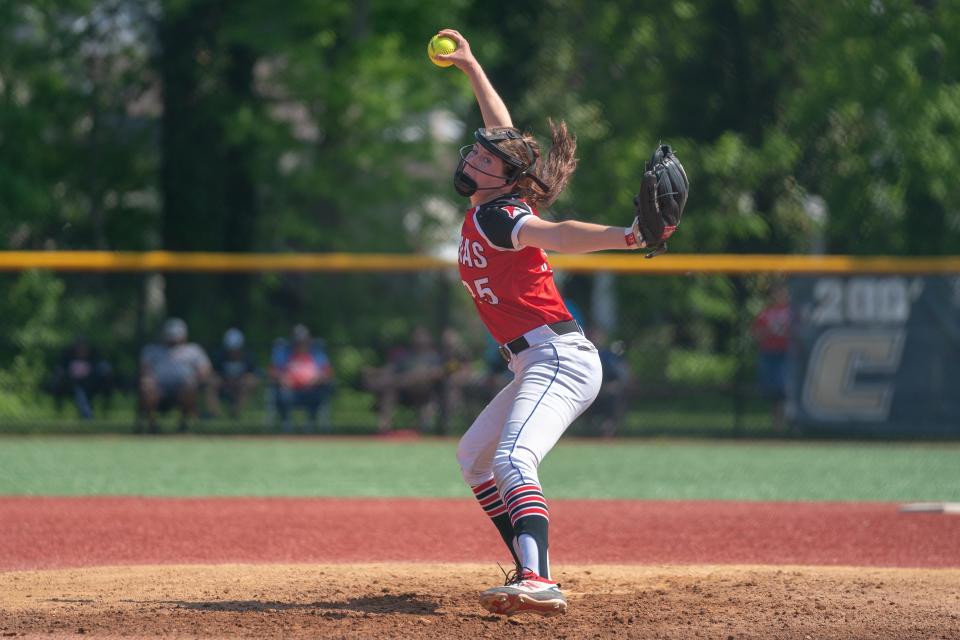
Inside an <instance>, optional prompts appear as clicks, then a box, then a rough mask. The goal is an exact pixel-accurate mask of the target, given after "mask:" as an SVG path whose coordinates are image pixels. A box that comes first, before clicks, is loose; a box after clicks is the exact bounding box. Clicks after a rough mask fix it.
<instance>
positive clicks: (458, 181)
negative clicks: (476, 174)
mask: <svg viewBox="0 0 960 640" xmlns="http://www.w3.org/2000/svg"><path fill="white" fill-rule="evenodd" d="M466 164H467V161H466V159H465V158H463V157H461V158H460V164H458V165H457V170H456V171H454V172H453V188H454V189H456V190H457V193H459V194H460V195H461V196H463V197H464V198H469V197H470V196H472V195H473V194H475V193H476V192H477V181H476V180H474V179H473V178H471V177H470V176H468V175H467V174H465V173H464V172H463V168H464V167H465V166H466Z"/></svg>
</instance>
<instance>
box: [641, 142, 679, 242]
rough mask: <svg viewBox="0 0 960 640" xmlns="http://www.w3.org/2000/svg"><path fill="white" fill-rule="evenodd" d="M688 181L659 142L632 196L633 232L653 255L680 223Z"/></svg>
mask: <svg viewBox="0 0 960 640" xmlns="http://www.w3.org/2000/svg"><path fill="white" fill-rule="evenodd" d="M689 192H690V182H689V181H688V180H687V172H686V171H685V170H684V168H683V165H681V164H680V160H679V159H678V158H677V156H676V154H675V153H674V152H673V149H671V148H670V145H666V144H663V145H660V146H658V147H657V149H656V150H655V151H654V152H653V155H652V156H651V157H650V161H649V162H647V167H646V171H645V172H644V174H643V180H642V181H641V182H640V193H638V194H637V195H636V196H635V197H634V199H633V204H634V213H635V216H634V219H633V234H634V236H635V237H636V239H637V242H638V244H640V246H645V247H646V248H647V249H648V251H647V254H646V257H647V258H653V257H654V256H658V255H660V254H661V253H665V252H666V250H667V238H669V237H670V236H672V235H673V233H674V232H675V231H676V230H677V227H678V226H679V225H680V218H681V217H682V216H683V209H684V207H686V205H687V195H688V194H689Z"/></svg>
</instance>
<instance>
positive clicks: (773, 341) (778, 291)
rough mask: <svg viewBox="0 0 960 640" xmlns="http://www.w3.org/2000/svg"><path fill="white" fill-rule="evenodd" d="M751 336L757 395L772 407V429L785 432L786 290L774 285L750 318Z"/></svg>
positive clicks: (788, 316)
mask: <svg viewBox="0 0 960 640" xmlns="http://www.w3.org/2000/svg"><path fill="white" fill-rule="evenodd" d="M752 333H753V337H754V340H756V342H757V349H758V361H757V374H758V378H759V379H758V383H759V388H760V393H761V394H762V395H763V397H765V398H767V399H769V400H770V401H771V402H772V403H773V405H772V409H771V411H772V416H771V417H772V420H773V429H774V431H776V432H777V433H782V432H783V431H784V430H785V429H786V415H785V405H786V397H787V373H788V372H787V351H788V348H789V346H790V298H789V293H788V292H787V288H786V287H785V286H784V285H782V284H775V285H774V286H773V287H772V288H771V290H770V302H769V304H768V305H767V306H766V307H764V308H763V310H761V311H760V313H759V314H757V317H756V318H755V319H754V322H753V327H752Z"/></svg>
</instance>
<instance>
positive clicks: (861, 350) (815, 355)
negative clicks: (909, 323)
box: [802, 328, 906, 422]
mask: <svg viewBox="0 0 960 640" xmlns="http://www.w3.org/2000/svg"><path fill="white" fill-rule="evenodd" d="M905 341H906V331H905V330H904V329H896V328H890V329H885V328H876V329H856V328H835V329H828V330H827V331H824V332H823V333H822V334H821V335H820V337H819V338H818V340H817V342H816V344H815V345H814V347H813V350H812V352H811V354H810V359H809V361H808V366H807V375H806V379H805V380H804V385H803V396H802V398H803V400H802V401H803V407H804V409H805V410H806V411H807V412H808V413H809V414H810V415H811V416H814V417H816V418H817V419H820V420H828V421H829V420H838V421H839V420H855V421H859V422H883V421H885V420H886V419H887V417H888V416H889V414H890V402H891V400H892V399H893V379H892V377H891V379H890V380H888V381H879V382H864V381H862V380H859V379H858V377H859V376H860V374H871V375H872V376H878V375H883V374H890V375H891V376H892V375H893V374H895V373H896V372H897V370H898V369H899V367H900V360H901V357H902V356H903V345H904V342H905Z"/></svg>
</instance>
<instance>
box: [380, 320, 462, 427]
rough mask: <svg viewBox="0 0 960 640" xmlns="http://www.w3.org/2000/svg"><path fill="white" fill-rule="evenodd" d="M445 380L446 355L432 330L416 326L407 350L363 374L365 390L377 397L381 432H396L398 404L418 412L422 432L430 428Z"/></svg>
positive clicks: (401, 350) (398, 350) (394, 353)
mask: <svg viewBox="0 0 960 640" xmlns="http://www.w3.org/2000/svg"><path fill="white" fill-rule="evenodd" d="M443 377H444V358H443V356H442V355H441V353H440V351H439V350H438V349H437V348H436V347H435V346H434V343H433V338H432V336H431V335H430V331H429V330H428V329H427V328H426V327H422V326H420V327H417V328H416V329H414V330H413V335H412V336H411V340H410V345H409V346H408V347H405V348H401V349H397V350H396V351H394V352H393V354H392V356H391V357H390V359H389V360H388V361H387V363H386V364H385V365H384V366H383V367H380V368H373V369H368V370H366V371H365V372H364V381H365V386H366V388H367V389H369V390H371V391H373V392H374V393H376V394H377V407H378V410H379V418H378V424H377V427H378V430H379V432H380V433H382V434H386V433H389V432H391V431H392V430H393V427H394V424H393V421H394V413H395V412H396V409H397V406H398V405H401V406H405V407H409V408H411V409H413V410H415V411H416V412H417V417H418V421H419V425H418V426H419V428H420V430H421V431H422V430H426V429H428V428H429V426H430V425H432V424H433V423H434V420H435V418H436V415H437V410H438V405H439V402H440V394H441V389H442V380H443Z"/></svg>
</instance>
